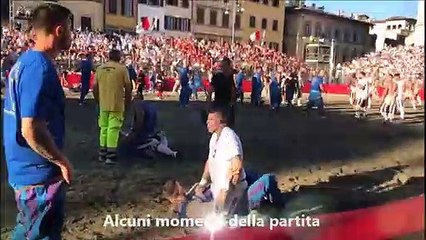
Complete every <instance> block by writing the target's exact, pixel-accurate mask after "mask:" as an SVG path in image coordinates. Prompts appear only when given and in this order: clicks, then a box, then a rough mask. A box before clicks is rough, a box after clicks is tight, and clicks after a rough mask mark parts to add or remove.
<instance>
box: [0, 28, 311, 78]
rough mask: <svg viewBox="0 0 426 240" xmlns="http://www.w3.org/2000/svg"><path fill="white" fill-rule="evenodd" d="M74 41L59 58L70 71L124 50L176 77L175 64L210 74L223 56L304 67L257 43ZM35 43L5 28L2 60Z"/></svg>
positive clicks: (111, 37)
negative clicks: (80, 62) (85, 58)
mask: <svg viewBox="0 0 426 240" xmlns="http://www.w3.org/2000/svg"><path fill="white" fill-rule="evenodd" d="M72 39H73V42H72V45H71V48H70V50H69V51H64V52H62V53H61V54H59V55H58V57H57V59H56V60H57V62H58V66H59V67H63V68H69V69H70V70H73V69H75V68H76V65H77V62H78V60H80V59H81V57H82V55H85V54H86V53H91V55H92V57H93V62H94V63H95V65H96V64H100V63H102V62H105V60H106V59H107V53H108V51H109V50H110V49H118V50H121V51H122V52H123V54H124V55H125V56H126V57H127V58H128V59H131V60H132V62H133V63H134V65H135V66H136V67H137V68H145V69H146V68H150V67H152V66H157V67H160V69H161V71H163V72H164V74H166V75H167V76H173V69H172V68H171V67H170V66H172V65H173V62H177V61H179V60H184V59H186V60H187V61H188V65H189V66H199V67H200V68H201V69H202V70H203V71H204V72H205V73H206V75H207V72H208V71H211V70H212V69H213V67H214V63H215V60H217V59H220V58H222V57H224V56H228V57H231V58H232V59H233V60H234V63H236V64H235V67H236V68H246V69H252V70H253V69H254V68H256V67H267V68H271V69H277V68H278V66H283V68H282V70H283V71H290V70H291V69H300V68H302V67H305V66H304V64H303V63H302V62H300V61H298V60H297V59H295V58H293V57H288V56H286V55H285V54H283V53H281V52H278V51H275V50H272V49H269V48H266V47H261V46H259V45H255V44H241V43H236V44H229V43H226V42H213V41H206V40H197V39H193V38H185V39H183V38H167V37H150V36H133V35H129V34H104V33H101V32H82V31H74V32H73V36H72ZM32 44H33V41H32V40H31V39H30V37H28V34H26V33H25V32H23V31H18V30H13V29H9V28H3V35H2V46H3V48H2V59H3V58H6V56H10V57H9V58H7V59H5V61H6V60H8V61H9V59H10V61H9V62H10V63H13V62H14V61H16V57H17V56H18V55H19V53H20V52H21V51H25V50H26V49H28V48H29V47H31V45H32ZM9 65H10V64H8V63H6V66H5V67H4V68H5V69H6V70H7V69H9V68H10V66H9ZM4 68H3V69H4ZM136 70H139V69H136Z"/></svg>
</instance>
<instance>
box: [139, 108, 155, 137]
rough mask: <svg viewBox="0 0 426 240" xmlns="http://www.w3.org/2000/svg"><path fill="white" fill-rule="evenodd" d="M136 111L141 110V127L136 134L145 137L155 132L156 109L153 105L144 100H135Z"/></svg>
mask: <svg viewBox="0 0 426 240" xmlns="http://www.w3.org/2000/svg"><path fill="white" fill-rule="evenodd" d="M135 107H136V108H137V111H143V113H144V115H143V127H142V129H141V130H140V132H139V133H138V134H140V135H141V136H140V137H141V138H145V137H147V136H149V135H153V134H154V133H155V129H156V128H157V109H156V108H155V106H154V105H153V104H151V103H149V102H146V101H138V102H136V105H135Z"/></svg>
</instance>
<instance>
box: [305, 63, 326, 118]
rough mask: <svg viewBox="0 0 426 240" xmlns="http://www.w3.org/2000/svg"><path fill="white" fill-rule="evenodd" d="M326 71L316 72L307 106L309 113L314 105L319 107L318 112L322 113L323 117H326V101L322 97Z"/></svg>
mask: <svg viewBox="0 0 426 240" xmlns="http://www.w3.org/2000/svg"><path fill="white" fill-rule="evenodd" d="M323 76H324V71H323V70H321V71H320V72H319V73H317V74H314V77H313V78H312V81H311V90H310V91H309V97H308V103H307V106H306V110H307V111H308V113H309V110H310V109H311V108H312V107H314V106H315V107H317V108H318V113H319V114H320V116H321V117H325V115H324V102H323V99H322V94H321V93H322V92H325V91H324V87H323V84H324V78H323Z"/></svg>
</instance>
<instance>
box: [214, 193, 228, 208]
mask: <svg viewBox="0 0 426 240" xmlns="http://www.w3.org/2000/svg"><path fill="white" fill-rule="evenodd" d="M227 195H228V191H226V190H225V189H221V190H220V192H219V194H218V196H217V197H216V199H215V200H214V202H215V205H216V209H217V210H219V212H222V211H224V210H225V209H224V208H225V201H226V196H227Z"/></svg>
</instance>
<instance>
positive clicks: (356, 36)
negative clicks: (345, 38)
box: [352, 32, 358, 43]
mask: <svg viewBox="0 0 426 240" xmlns="http://www.w3.org/2000/svg"><path fill="white" fill-rule="evenodd" d="M352 42H354V43H357V42H358V35H357V34H356V32H354V33H353V34H352Z"/></svg>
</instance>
